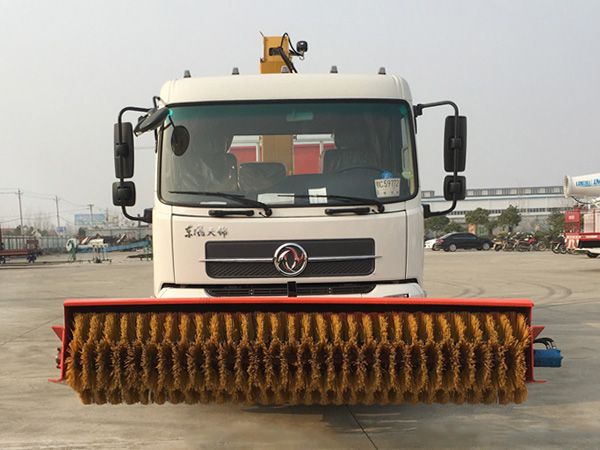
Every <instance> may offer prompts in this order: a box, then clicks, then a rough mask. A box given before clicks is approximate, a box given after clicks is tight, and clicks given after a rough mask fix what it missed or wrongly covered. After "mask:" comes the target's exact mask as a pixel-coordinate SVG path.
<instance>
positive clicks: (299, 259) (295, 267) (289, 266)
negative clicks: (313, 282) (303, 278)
mask: <svg viewBox="0 0 600 450" xmlns="http://www.w3.org/2000/svg"><path fill="white" fill-rule="evenodd" d="M273 261H274V263H275V267H276V268H277V270H278V271H279V272H280V273H281V274H283V275H285V276H286V277H295V276H298V275H300V274H301V273H302V272H303V271H304V269H305V268H306V264H307V263H308V255H307V254H306V251H305V250H304V249H303V248H302V247H300V246H299V245H298V244H283V245H282V246H281V247H279V248H278V249H277V250H275V256H274V258H273Z"/></svg>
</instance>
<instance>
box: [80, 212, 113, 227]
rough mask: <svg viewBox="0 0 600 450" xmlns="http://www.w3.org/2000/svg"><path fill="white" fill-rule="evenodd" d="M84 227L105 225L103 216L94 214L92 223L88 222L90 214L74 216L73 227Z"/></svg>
mask: <svg viewBox="0 0 600 450" xmlns="http://www.w3.org/2000/svg"><path fill="white" fill-rule="evenodd" d="M86 225H88V226H89V225H92V226H95V227H100V226H104V225H106V220H105V217H104V214H94V223H92V222H91V221H90V214H75V226H76V227H81V226H86Z"/></svg>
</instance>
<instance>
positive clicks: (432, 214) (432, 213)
mask: <svg viewBox="0 0 600 450" xmlns="http://www.w3.org/2000/svg"><path fill="white" fill-rule="evenodd" d="M454 197H455V198H454V200H452V205H451V206H450V208H448V209H446V210H444V211H432V210H431V209H430V206H429V205H423V215H424V217H425V219H427V218H428V217H435V216H445V215H446V214H449V213H451V212H452V211H454V208H456V203H457V202H458V200H456V194H454Z"/></svg>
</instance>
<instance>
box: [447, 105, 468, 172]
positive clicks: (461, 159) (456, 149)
mask: <svg viewBox="0 0 600 450" xmlns="http://www.w3.org/2000/svg"><path fill="white" fill-rule="evenodd" d="M456 131H458V134H456V133H455V132H456ZM455 154H456V171H457V172H463V171H464V170H465V166H466V161H467V118H466V117H465V116H458V124H457V123H456V117H455V116H448V117H446V126H445V130H444V170H445V171H446V172H454V170H455V168H454V162H455V158H454V156H455Z"/></svg>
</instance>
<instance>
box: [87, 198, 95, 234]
mask: <svg viewBox="0 0 600 450" xmlns="http://www.w3.org/2000/svg"><path fill="white" fill-rule="evenodd" d="M88 206H89V207H90V230H91V229H92V227H93V226H94V210H93V208H94V205H92V204H89V205H88Z"/></svg>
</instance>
